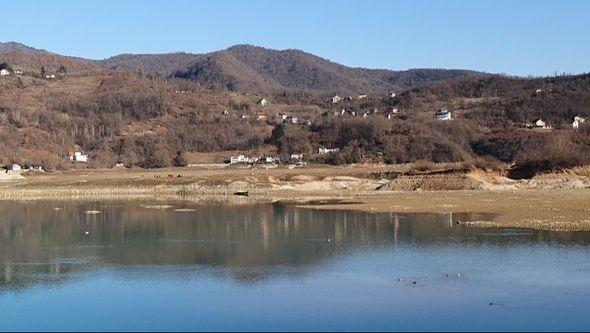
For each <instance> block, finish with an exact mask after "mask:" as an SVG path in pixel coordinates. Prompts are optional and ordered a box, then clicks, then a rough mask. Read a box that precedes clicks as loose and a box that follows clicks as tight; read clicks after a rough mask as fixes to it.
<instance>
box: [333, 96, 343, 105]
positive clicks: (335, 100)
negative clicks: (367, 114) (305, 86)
mask: <svg viewBox="0 0 590 333" xmlns="http://www.w3.org/2000/svg"><path fill="white" fill-rule="evenodd" d="M341 100H342V97H340V96H338V95H335V96H334V97H332V99H331V102H332V104H336V103H338V102H340V101H341Z"/></svg>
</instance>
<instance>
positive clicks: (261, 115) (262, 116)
mask: <svg viewBox="0 0 590 333" xmlns="http://www.w3.org/2000/svg"><path fill="white" fill-rule="evenodd" d="M266 119H267V117H266V113H264V112H258V113H257V114H256V120H258V121H266Z"/></svg>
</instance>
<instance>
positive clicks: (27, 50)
mask: <svg viewBox="0 0 590 333" xmlns="http://www.w3.org/2000/svg"><path fill="white" fill-rule="evenodd" d="M5 53H24V54H29V55H39V54H47V53H49V52H47V51H45V50H40V49H36V48H33V47H30V46H27V45H24V44H21V43H16V42H6V43H2V42H0V54H5Z"/></svg>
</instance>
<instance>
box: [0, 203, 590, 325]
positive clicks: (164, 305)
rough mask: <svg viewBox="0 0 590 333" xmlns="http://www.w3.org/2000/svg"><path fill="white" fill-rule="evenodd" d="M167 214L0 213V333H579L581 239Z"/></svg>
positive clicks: (441, 220)
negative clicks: (330, 332) (238, 332)
mask: <svg viewBox="0 0 590 333" xmlns="http://www.w3.org/2000/svg"><path fill="white" fill-rule="evenodd" d="M170 205H171V206H172V207H170V208H168V209H154V208H149V207H145V204H144V203H141V202H126V203H121V202H106V203H59V202H30V203H14V202H10V203H9V202H2V203H0V253H1V254H0V269H2V273H3V274H0V318H1V320H0V329H1V330H589V329H590V317H589V316H588V315H587V313H588V309H589V308H590V307H589V306H590V297H589V296H590V234H588V233H552V232H532V231H515V230H478V229H469V228H466V227H463V226H460V225H457V224H455V223H454V222H455V221H456V220H458V219H459V220H469V219H482V218H489V217H482V216H477V215H455V216H451V215H407V214H403V215H394V214H364V213H355V212H323V211H314V210H305V209H297V208H293V207H289V206H282V205H221V204H189V203H185V202H173V203H170ZM55 208H60V209H59V210H56V209H55ZM179 208H182V209H187V208H189V209H195V211H175V209H179ZM88 210H98V211H100V214H86V213H85V212H86V211H88ZM490 303H492V304H491V305H490Z"/></svg>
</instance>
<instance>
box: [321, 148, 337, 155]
mask: <svg viewBox="0 0 590 333" xmlns="http://www.w3.org/2000/svg"><path fill="white" fill-rule="evenodd" d="M339 151H340V148H326V147H320V149H318V153H320V154H331V153H337V152H339Z"/></svg>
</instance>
